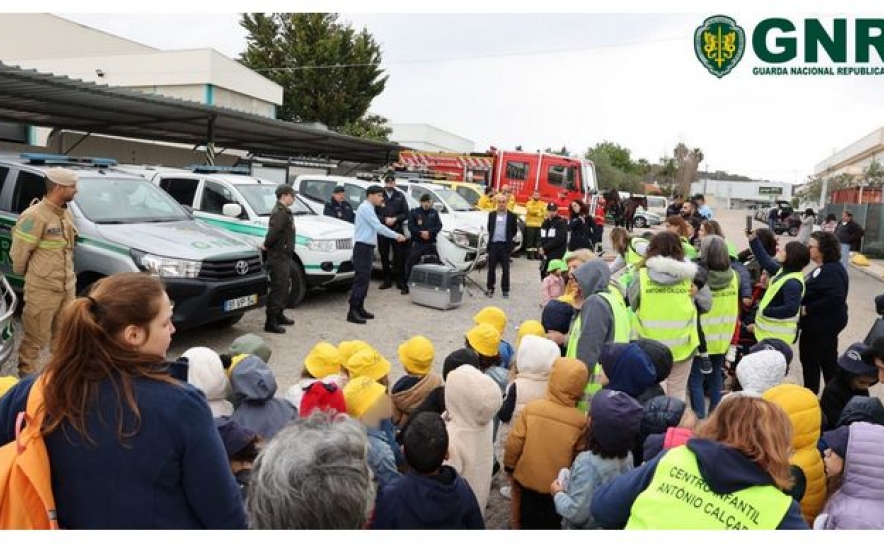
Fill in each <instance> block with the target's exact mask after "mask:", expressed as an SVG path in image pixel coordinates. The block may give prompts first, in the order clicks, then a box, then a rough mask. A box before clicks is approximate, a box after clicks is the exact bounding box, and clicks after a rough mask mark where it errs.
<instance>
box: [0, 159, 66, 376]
mask: <svg viewBox="0 0 884 544" xmlns="http://www.w3.org/2000/svg"><path fill="white" fill-rule="evenodd" d="M76 194H77V173H76V172H74V171H73V170H69V169H67V168H50V169H49V170H47V171H46V196H44V197H43V199H42V200H41V201H40V202H38V203H36V204H34V205H32V206H30V207H29V208H28V209H26V210H25V211H24V212H22V214H21V215H20V216H19V218H18V221H17V222H16V224H15V228H14V229H13V230H12V248H11V249H10V252H9V254H10V257H11V259H12V271H13V273H15V274H17V275H19V276H24V279H25V287H24V291H25V308H24V311H23V313H22V325H23V327H24V335H23V337H22V341H21V345H20V346H19V351H18V374H19V376H21V377H24V376H26V375H28V374H32V373H35V372H38V371H39V368H38V360H37V359H38V357H39V354H40V350H41V349H42V348H43V347H44V346H46V345H50V348H51V344H54V342H55V337H56V333H57V330H56V323H57V322H56V317H57V316H58V315H59V313H60V312H61V309H62V308H63V307H64V305H65V304H66V303H67V302H68V301H70V300H72V299H73V298H74V296H75V290H76V285H77V277H76V275H75V274H74V258H73V255H74V243H75V242H76V237H77V230H76V228H74V218H73V216H72V215H71V211H70V209H69V208H68V202H70V201H72V200H73V199H74V195H76Z"/></svg>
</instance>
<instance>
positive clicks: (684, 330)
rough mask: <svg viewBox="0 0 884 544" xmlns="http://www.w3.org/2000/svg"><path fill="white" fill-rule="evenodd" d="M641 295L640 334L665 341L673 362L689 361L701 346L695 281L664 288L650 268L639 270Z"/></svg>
mask: <svg viewBox="0 0 884 544" xmlns="http://www.w3.org/2000/svg"><path fill="white" fill-rule="evenodd" d="M639 287H640V290H641V295H640V297H641V298H640V299H639V307H638V310H637V311H636V323H637V329H638V331H637V332H638V335H639V337H641V338H650V339H651V340H657V341H659V342H662V343H663V344H665V345H666V347H668V348H669V351H671V352H672V359H673V361H685V360H687V359H688V358H690V356H691V355H692V354H693V353H694V350H695V349H697V346H698V345H699V344H700V340H699V337H698V335H697V307H696V306H695V305H694V297H692V296H691V280H682V281H680V282H678V283H673V284H671V285H663V284H659V283H657V282H654V281H652V280H651V278H650V276H649V275H648V269H647V268H642V269H641V270H639Z"/></svg>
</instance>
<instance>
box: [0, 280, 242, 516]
mask: <svg viewBox="0 0 884 544" xmlns="http://www.w3.org/2000/svg"><path fill="white" fill-rule="evenodd" d="M59 331H60V332H59V338H58V344H57V345H56V348H55V350H53V352H52V357H51V359H50V361H49V364H48V365H47V366H46V369H45V371H44V372H43V373H42V374H41V375H40V376H39V377H38V376H32V377H28V378H26V379H24V380H22V381H21V382H20V383H19V384H18V385H16V386H15V387H14V388H13V389H12V390H11V391H9V392H8V393H7V394H6V395H5V396H4V397H3V399H2V400H0V444H6V443H8V442H10V441H12V440H14V439H15V428H16V414H18V413H19V412H21V411H23V410H24V409H25V405H26V403H27V400H28V395H29V393H30V391H31V389H32V388H33V387H40V388H42V390H43V396H44V401H45V402H44V405H43V406H44V408H45V420H44V425H43V428H42V432H43V438H44V440H45V442H46V449H47V451H48V454H49V462H50V464H51V466H52V491H53V494H54V496H55V502H56V505H57V507H58V525H59V527H61V528H63V529H244V528H246V519H245V512H244V509H243V504H242V499H241V498H240V491H239V486H238V485H237V483H236V480H235V479H234V477H233V474H232V473H231V471H230V466H229V465H228V461H227V454H226V453H225V450H224V445H223V444H222V442H221V436H220V435H219V434H218V431H217V430H216V428H215V423H214V421H213V420H212V412H211V410H210V409H209V405H208V404H207V402H206V398H205V396H204V395H203V394H202V392H200V391H199V390H198V389H196V388H194V387H193V386H192V385H189V384H187V383H185V382H183V381H179V380H177V379H175V378H174V377H173V376H172V375H171V374H170V370H171V368H172V365H171V364H170V363H169V362H167V361H166V350H167V349H168V348H169V343H170V342H171V338H172V333H174V332H175V327H174V326H173V325H172V305H171V304H170V302H169V297H168V295H166V291H165V289H164V288H163V284H162V282H161V281H160V280H159V278H157V277H155V276H149V275H147V274H141V273H122V274H115V275H113V276H109V277H107V278H104V279H102V280H99V281H98V282H97V283H96V284H95V286H94V287H93V288H92V290H91V292H90V294H89V296H86V297H80V298H77V299H75V300H73V301H72V302H70V303H68V305H67V306H66V307H65V308H64V310H62V313H61V327H60V328H59Z"/></svg>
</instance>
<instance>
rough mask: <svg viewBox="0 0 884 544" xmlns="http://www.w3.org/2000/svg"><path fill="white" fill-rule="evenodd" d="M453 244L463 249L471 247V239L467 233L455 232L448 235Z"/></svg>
mask: <svg viewBox="0 0 884 544" xmlns="http://www.w3.org/2000/svg"><path fill="white" fill-rule="evenodd" d="M446 237H447V238H448V239H449V240H451V243H453V244H454V245H457V246H461V247H470V237H469V235H468V234H467V233H465V232H463V231H459V230H455V231H452V232H449V233H447V234H446Z"/></svg>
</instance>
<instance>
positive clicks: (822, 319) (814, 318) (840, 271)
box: [801, 261, 850, 335]
mask: <svg viewBox="0 0 884 544" xmlns="http://www.w3.org/2000/svg"><path fill="white" fill-rule="evenodd" d="M804 285H805V290H804V300H803V301H802V304H804V307H805V308H806V309H807V315H805V316H802V317H801V329H802V330H804V331H807V332H812V333H815V334H818V333H823V334H832V335H837V334H838V333H839V332H841V331H842V330H844V327H846V326H847V290H848V286H849V285H850V282H849V280H848V277H847V271H846V270H844V267H843V266H841V262H840V261H834V262H830V263H823V264H822V265H820V267H819V268H817V269H814V271H813V272H811V273H810V275H808V276H807V278H806V279H805V282H804Z"/></svg>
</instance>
